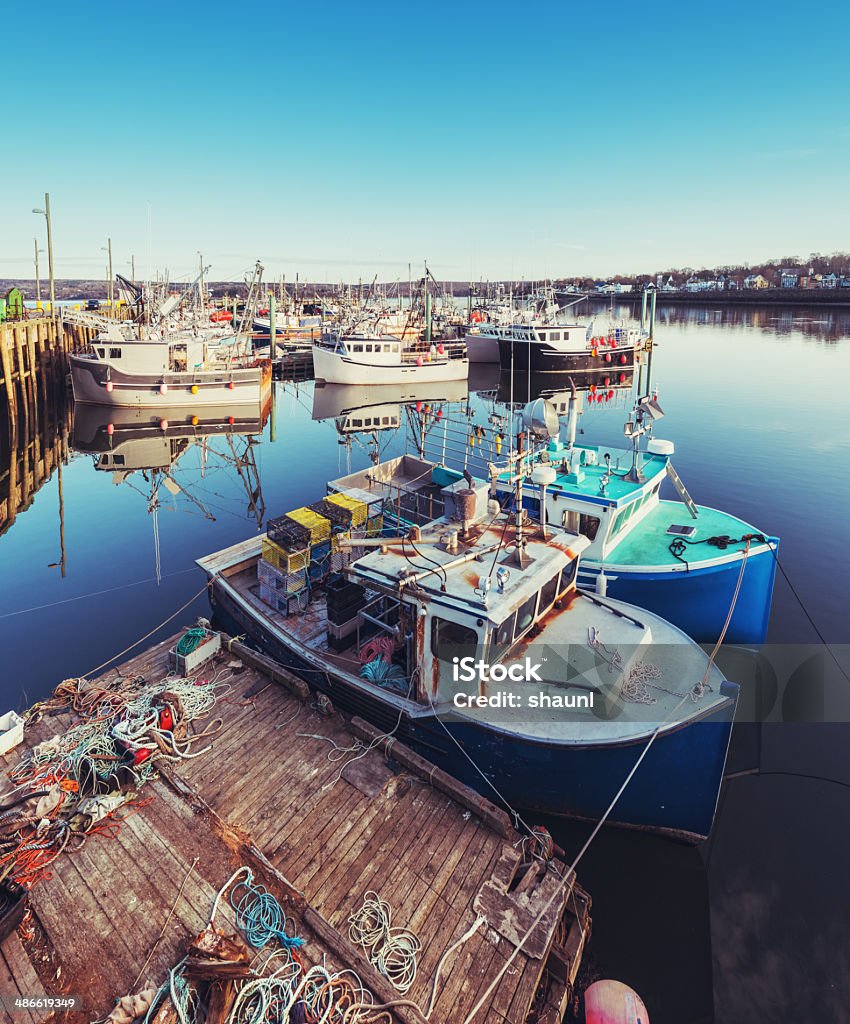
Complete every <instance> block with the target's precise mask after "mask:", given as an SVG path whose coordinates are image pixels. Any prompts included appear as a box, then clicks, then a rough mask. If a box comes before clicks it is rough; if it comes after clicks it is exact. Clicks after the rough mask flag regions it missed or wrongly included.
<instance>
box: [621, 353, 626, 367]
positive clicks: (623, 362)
mask: <svg viewBox="0 0 850 1024" xmlns="http://www.w3.org/2000/svg"><path fill="white" fill-rule="evenodd" d="M620 364H621V365H622V366H625V365H626V356H625V353H623V355H621V356H620Z"/></svg>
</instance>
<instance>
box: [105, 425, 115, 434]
mask: <svg viewBox="0 0 850 1024" xmlns="http://www.w3.org/2000/svg"><path fill="white" fill-rule="evenodd" d="M106 433H107V434H109V436H110V437H112V435H113V434H114V433H115V424H114V423H109V424H107V427H106Z"/></svg>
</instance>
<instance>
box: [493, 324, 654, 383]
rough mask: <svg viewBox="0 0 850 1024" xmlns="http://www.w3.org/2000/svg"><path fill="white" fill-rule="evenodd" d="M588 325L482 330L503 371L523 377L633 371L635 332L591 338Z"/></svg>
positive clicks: (615, 329) (613, 329) (509, 326)
mask: <svg viewBox="0 0 850 1024" xmlns="http://www.w3.org/2000/svg"><path fill="white" fill-rule="evenodd" d="M593 331H594V325H593V324H592V323H591V324H557V323H550V324H524V323H514V324H507V325H504V326H501V325H499V324H494V325H492V326H488V327H487V328H486V329H484V328H482V330H481V336H484V337H487V338H489V339H491V341H494V342H495V343H496V344H497V345H498V349H499V362H500V364H501V367H502V369H503V370H515V371H520V372H524V373H550V372H560V373H574V374H576V373H581V374H584V373H590V372H597V371H600V370H606V369H610V370H619V371H626V372H627V371H629V370H631V369H633V368H634V365H635V361H636V358H637V352H638V350H639V347H640V345H641V343H642V336H641V332H640V331H639V330H637V329H636V328H628V327H609V328H607V329H606V331H605V333H601V334H594V333H593Z"/></svg>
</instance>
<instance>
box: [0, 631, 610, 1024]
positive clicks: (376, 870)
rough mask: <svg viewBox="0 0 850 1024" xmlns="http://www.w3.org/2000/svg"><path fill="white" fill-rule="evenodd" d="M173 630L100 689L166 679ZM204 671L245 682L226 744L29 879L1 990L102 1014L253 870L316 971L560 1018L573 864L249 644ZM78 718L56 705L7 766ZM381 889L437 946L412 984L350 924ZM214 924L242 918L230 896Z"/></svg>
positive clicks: (567, 990)
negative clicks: (241, 873) (61, 997)
mask: <svg viewBox="0 0 850 1024" xmlns="http://www.w3.org/2000/svg"><path fill="white" fill-rule="evenodd" d="M175 639H176V638H175ZM173 645H174V639H172V640H170V641H166V642H164V643H162V644H160V645H158V646H156V647H154V648H152V649H151V650H149V651H147V652H145V653H144V654H142V655H140V656H139V657H137V658H135V659H133V660H132V661H130V662H128V663H126V664H125V665H123V666H122V667H121V670H120V672H119V671H112V672H109V673H107V674H106V675H105V676H103V677H101V678H100V679H99V680H96V681H94V683H93V684H92V685H102V686H104V687H109V688H111V689H120V688H121V686H122V685H125V684H126V681H127V680H133V679H135V678H136V677H138V676H139V675H142V676H144V678H145V680H146V681H147V682H148V683H150V684H154V683H159V682H160V681H161V680H162V679H164V677H165V676H166V674H167V651H168V650H169V648H171V647H173ZM201 671H202V672H203V674H204V678H211V679H216V680H217V681H219V682H221V683H223V684H226V685H227V686H229V692H226V694H224V695H222V696H221V697H220V699H219V700H218V702H217V704H216V707H215V708H214V709H213V710H212V711H211V712H210V716H209V718H208V719H207V720H206V721H204V722H201V723H200V724H196V725H195V728H196V729H199V730H203V729H204V728H206V727H208V722H211V721H212V720H213V719H214V718H215V719H220V720H221V722H222V725H221V729H220V731H219V732H217V733H216V735H215V736H214V738H213V740H212V749H210V750H208V751H207V752H205V753H203V754H201V755H199V756H197V757H194V758H192V759H188V760H183V761H181V762H180V763H179V764H178V765H176V766H173V765H169V766H168V767H159V764H163V762H160V763H159V764H158V767H159V774H158V777H156V778H154V779H153V780H152V781H151V782H149V783H148V784H147V785H146V786H145V787H144V788H143V789H142V790H141V791H140V793H139V798H138V800H137V802H136V803H135V805H130V806H132V807H133V810H134V813H132V814H131V815H128V816H127V817H126V819H125V820H124V821H123V824H121V826H120V827H118V828H115V829H112V830H107V834H98V835H91V836H89V837H88V838H87V839H86V841H85V843H84V844H83V845H82V846H81V847H80V848H79V849H73V850H72V849H70V848H68V849H66V850H65V851H64V852H63V853H62V854H61V855H60V856H59V857H58V858H57V859H56V860H55V861H54V862H53V863H52V864H51V865H50V869H49V870H50V872H52V876H51V877H45V878H42V879H40V880H39V881H38V882H37V883H36V884H35V885H34V886H33V887H32V889H31V893H30V901H31V907H32V911H33V917H32V921H31V922H30V923H29V924H28V926H27V927H28V929H31V931H27V933H26V934H27V937H26V938H24V939H21V937H20V936H19V935H18V934H17V933H13V935H12V936H11V937H10V938H9V939H7V940H6V942H5V943H4V944H3V945H2V947H0V991H2V992H4V993H20V994H21V995H23V996H29V995H40V994H46V995H50V996H55V995H58V994H69V995H78V996H82V997H83V1003H84V1007H85V1014H79V1013H69V1014H67V1019H68V1020H69V1021H77V1020H79V1021H82V1020H93V1019H95V1018H96V1017H99V1016H103V1015H105V1014H107V1013H109V1012H110V1010H111V1009H112V1008H113V1006H114V1004H115V1001H116V999H118V998H119V997H121V996H124V995H127V994H130V993H132V992H135V991H138V990H139V989H141V988H142V987H143V986H144V983H145V981H147V980H149V981H150V982H151V983H152V984H153V985H154V986H159V985H160V984H161V983H162V982H163V981H164V980H165V979H166V978H167V977H168V972H169V971H170V970H171V968H173V967H174V966H175V964H177V963H178V962H179V961H180V960H181V958H182V957H183V956H184V954H185V951H186V948H187V944H188V943H189V942H190V941H191V940H192V939H193V938H194V937H195V936H197V935H198V933H199V932H200V931H201V930H202V929H203V928H204V927H205V926H206V925H207V923H208V922H209V920H210V915H211V909H212V906H213V903H214V901H215V898H216V894H217V893H218V891H219V890H220V889H221V887H222V886H223V885H224V884H225V883H226V882H227V880H228V879H229V878H230V876H231V875H232V873H233V872H234V871H235V870H236V869H238V868H239V867H240V866H246V867H248V868H249V869H250V870H251V871H252V872H253V874H254V876H255V878H256V880H257V882H259V883H261V884H262V885H264V886H265V887H266V888H267V889H268V890H269V891H270V892H271V893H272V894H273V895H274V896H275V897H276V898H277V899H278V901H279V902H280V904H281V905H282V906H283V907H284V909H285V910H286V913H287V914H288V915H290V922H291V924H290V927H294V929H295V931H296V932H297V934H298V935H299V936H301V937H303V938H304V940H305V945H304V946H303V947H302V948H301V949H300V950H299V951H298V952H299V955H300V957H301V960H302V962H303V964H304V969H305V970H306V969H307V968H308V966H309V965H316V964H319V965H325V966H326V967H327V969H328V970H330V971H343V970H351V971H355V972H356V974H357V975H358V976H359V978H360V979H361V981H362V984H363V985H364V986H365V988H366V989H367V990H369V992H371V994H372V997H373V998H374V1002H375V1003H377V1004H381V1003H387V1004H393V1005H391V1007H390V1016H389V1017H387V1018H386V1019H388V1020H392V1021H398V1022H401V1024H422V1022H423V1021H425V1020H427V1021H429V1022H430V1024H442V1022H445V1024H449V1022H451V1024H463V1022H464V1021H465V1020H466V1019H467V1015H468V1014H469V1013H470V1011H472V1009H473V1008H474V1007H475V1006H476V1004H477V1003H479V1001H481V1006H480V1009H478V1010H477V1011H476V1013H475V1016H474V1021H475V1022H476V1024H477V1022H485V1021H486V1022H494V1024H495V1022H498V1024H525V1022H529V1021H534V1022H536V1024H556V1022H558V1021H561V1020H562V1018H563V1015H564V1012H565V1010H566V1008H567V1007H568V1006H569V1005H570V1003H571V999H572V997H573V983H574V981H575V976H576V973H577V971H578V968H579V964H580V961H581V955H582V951H583V947H584V944H585V941H586V939H587V937H588V935H589V930H590V920H589V907H590V900H589V897H588V896H587V894H586V893H585V892H584V891H583V890H582V889H581V888H580V886H579V885H578V884H576V882H575V880H574V879H573V878H569V879H565V878H564V875H565V873H566V872H565V868H564V865H563V864H561V863H559V862H558V861H557V860H550V861H548V862H547V861H544V860H543V859H542V858H537V859H535V858H533V857H530V856H529V857H526V855H525V853H524V851H525V850H526V846H525V844H524V843H523V841H522V838H521V837H520V836H519V835H518V834H517V833H516V832H515V831H514V828H513V826H512V824H511V821H510V820H509V818H508V816H507V815H506V814H505V813H504V812H503V811H502V810H500V809H499V808H497V807H496V806H494V805H493V804H491V803H489V802H488V801H486V800H484V799H483V798H482V797H480V796H479V795H477V794H475V793H473V792H472V791H471V790H469V789H467V788H466V787H464V786H462V785H460V784H459V783H457V782H456V781H455V780H453V779H451V778H450V777H449V776H447V775H446V774H445V773H443V772H441V771H440V770H439V769H436V768H435V767H433V766H432V765H430V764H429V763H428V762H426V761H424V760H423V759H422V758H420V757H419V756H418V755H416V754H414V753H413V752H412V751H410V750H408V749H407V748H405V747H403V746H402V745H401V744H398V743H396V742H395V741H394V740H393V739H392V737H386V736H382V735H380V734H378V733H377V732H376V730H375V729H374V728H373V727H371V726H369V725H368V724H366V723H365V722H362V721H359V720H358V719H353V720H351V721H346V720H344V719H343V718H342V717H341V716H340V715H339V714H337V713H336V712H335V711H334V710H333V708H331V707H326V706H324V705H323V704H322V703H321V702H319V701H317V700H316V698H315V695H314V694H312V693H311V692H310V691H309V690H308V689H307V687H306V685H305V684H304V683H303V682H302V681H301V680H299V679H297V678H296V677H294V676H292V675H290V674H289V673H287V672H286V671H285V670H283V669H281V668H280V667H279V666H277V665H276V664H275V663H274V662H271V661H269V660H267V659H265V658H264V657H263V656H261V655H258V654H256V653H254V652H252V651H250V650H248V649H247V648H245V647H243V646H242V645H241V644H238V643H235V642H234V643H233V644H232V645H231V649H230V650H229V651H224V650H223V651H222V653H221V654H220V655H218V656H217V658H216V662H215V663H207V664H206V665H204V666H203V668H202V670H201ZM122 680H123V681H124V683H122ZM78 720H79V719H78V717H77V716H76V715H74V714H73V713H71V712H70V711H61V712H57V713H53V714H46V715H45V716H44V717H43V718H42V719H41V720H40V721H38V722H33V723H32V724H30V725H28V726H27V730H26V735H25V741H24V744H23V745H22V747H20V748H18V749H17V750H16V751H13V752H12V753H11V754H10V755H9V756H8V757H7V758H5V759H4V758H0V767H2V768H3V769H4V771H8V770H9V769H11V767H12V766H13V765H14V764H16V763H17V762H18V761H19V759H20V757H21V756H22V755H24V754H26V752H27V751H28V750H29V749H30V748H31V747H32V746H33V745H35V744H37V743H39V742H41V741H43V740H45V739H46V738H48V737H50V736H52V735H54V734H56V733H57V732H62V731H64V730H66V729H67V728H68V727H69V726H70V725H71V724H72V723H73V722H75V721H78ZM0 789H2V787H0ZM2 802H3V800H2V797H0V804H2ZM0 865H2V861H0ZM193 865H194V866H193ZM369 890H373V891H375V892H377V893H378V894H379V895H380V897H381V898H382V899H383V900H385V901H386V902H387V903H388V904H390V906H391V907H392V924H393V927H403V928H405V929H409V930H410V931H412V932H413V933H414V934H415V936H416V937H417V938H418V940H419V942H420V943H421V951H420V953H419V956H418V965H417V972H416V977H415V980H414V982H413V984H412V985H411V987H410V989H409V991H407V992H406V994H405V995H404V997H403V999H402V997H401V995H400V993H399V992H398V991H397V990H396V989H395V988H394V987H393V985H392V984H391V983H390V981H389V980H388V978H387V977H385V976H384V975H383V974H382V973H380V972H379V970H378V969H376V967H375V966H373V964H372V963H371V962H370V960H369V958H368V957H367V955H366V951H365V950H364V949H363V948H362V947H359V946H357V945H356V944H355V943H354V942H353V941H352V940H351V939H350V937H349V917H350V915H351V914H352V913H354V912H355V911H357V910H358V908H360V906H361V905H362V904H363V900H364V897H365V895H366V893H367V892H368V891H369ZM216 923H217V924H218V925H219V926H220V927H221V926H224V929H225V930H226V931H235V930H236V929H235V923H234V914H233V910H232V908H231V906H230V904H229V902H228V901H227V899H226V898H223V899H222V900H221V904H220V910H219V913H218V916H217V917H216ZM464 937H465V940H464V941H460V940H462V939H464ZM453 946H454V947H456V948H454V949H452V947H453ZM518 947H519V948H518ZM438 965H440V971H439V977H438V978H437V981H436V983H435V974H437V972H438ZM137 979H138V981H137ZM432 991H433V992H434V994H435V995H434V1003H433V1010H432V1012H431V1014H430V1016H429V1017H427V1018H426V1016H425V1015H426V1013H427V1009H428V1007H429V1003H430V1001H431V1000H432ZM400 999H402V1001H401V1002H399V1000H400ZM405 1000H407V1001H408V1002H405ZM44 1017H45V1014H44V1013H39V1012H31V1013H30V1014H29V1020H30V1021H32V1022H35V1021H38V1020H41V1019H44ZM160 1018H161V1015H160V1014H158V1015H157V1020H158V1021H159V1020H160ZM0 1019H1V1020H4V1021H5V1020H7V1019H8V1020H9V1021H10V1022H12V1021H17V1022H21V1021H26V1020H27V1015H26V1014H23V1015H16V1016H14V1017H12V1016H10V1015H9V1014H8V1013H7V1014H6V1016H2V1014H0ZM166 1019H167V1018H166V1017H162V1020H163V1021H165V1020H166ZM168 1019H169V1020H171V1019H174V1018H168ZM223 1019H224V1018H222V1020H223ZM293 1019H294V1018H293ZM337 1019H338V1018H337V1017H336V1016H332V1017H331V1018H330V1020H337ZM339 1019H341V1018H339ZM370 1019H371V1018H370ZM374 1019H375V1020H379V1019H385V1018H379V1017H375V1018H374ZM208 1024H209V1019H208Z"/></svg>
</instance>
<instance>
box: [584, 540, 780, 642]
mask: <svg viewBox="0 0 850 1024" xmlns="http://www.w3.org/2000/svg"><path fill="white" fill-rule="evenodd" d="M768 540H769V541H770V544H771V546H772V547H773V549H774V551H775V550H776V548H777V547H778V545H779V541H778V540H777V539H776V538H768ZM774 551H771V550H770V547H767V546H765V547H762V548H760V549H758V550H757V551H756V552H755V553H752V554H749V555H748V557H747V564H746V566H745V567H744V576H743V579H742V581H741V591H740V593H739V595H738V599H737V601H736V602H735V610H734V612H733V613H732V619H731V621H730V623H729V626H728V629H727V631H726V634H725V637H724V642H725V643H728V644H742V645H744V646H759V645H761V644H763V643H764V642H765V639H766V637H767V627H768V622H769V620H770V607H771V602H772V600H773V584H774V580H775V577H776V558H775V557H774ZM742 557H743V551H742V550H738V551H734V552H729V554H728V555H727V556H726V557H723V558H718V559H714V560H713V561H712V563H711V564H709V565H704V566H703V565H699V564H696V565H694V564H693V563H691V564H690V565H689V567H688V568H687V570H686V569H685V567H684V566H681V565H678V564H677V565H676V566H670V567H669V568H664V567H660V566H655V567H652V568H641V567H632V566H618V565H612V566H609V565H606V566H605V580H606V583H605V589H606V593H607V595H608V597H612V598H615V599H616V600H617V601H626V602H628V603H629V604H637V605H639V606H641V607H642V608H646V609H647V611H650V612H654V613H655V614H656V615H660V616H661V618H663V619H667V621H668V622H672V623H673V625H674V626H678V627H679V629H681V630H682V631H683V632H684V633H687V634H688V636H690V637H691V638H692V639H693V640H696V641H697V643H710V644H713V643H715V642H716V641H717V638H718V637H719V636H720V633H721V631H722V629H723V625H724V623H725V622H726V617H727V615H728V614H729V609H730V608H731V606H732V599H733V596H734V593H735V587H736V585H737V582H738V577H739V575H740V572H741V559H742ZM601 569H602V566H601V565H600V563H599V562H594V561H593V560H592V559H587V558H584V559H582V562H581V565H580V567H579V571H578V583H579V586H580V587H584V588H585V589H587V590H595V589H596V587H597V581H598V578H599V574H600V571H601Z"/></svg>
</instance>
